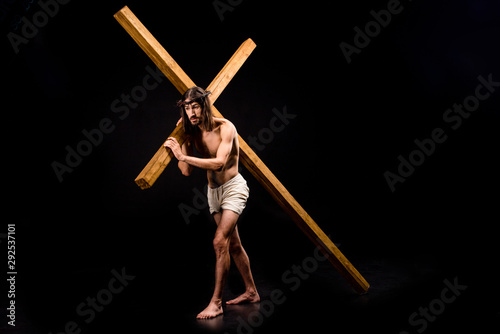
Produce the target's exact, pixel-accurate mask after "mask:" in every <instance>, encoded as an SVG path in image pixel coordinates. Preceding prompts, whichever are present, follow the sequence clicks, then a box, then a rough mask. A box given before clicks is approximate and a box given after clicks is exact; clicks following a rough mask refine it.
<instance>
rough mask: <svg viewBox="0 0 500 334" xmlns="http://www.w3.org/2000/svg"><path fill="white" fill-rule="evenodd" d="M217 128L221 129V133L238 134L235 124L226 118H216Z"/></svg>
mask: <svg viewBox="0 0 500 334" xmlns="http://www.w3.org/2000/svg"><path fill="white" fill-rule="evenodd" d="M214 120H215V125H216V127H220V130H221V132H222V131H224V132H231V133H232V132H234V133H236V127H235V126H234V124H233V123H232V122H231V121H230V120H228V119H226V118H217V117H214Z"/></svg>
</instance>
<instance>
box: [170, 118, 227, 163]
mask: <svg viewBox="0 0 500 334" xmlns="http://www.w3.org/2000/svg"><path fill="white" fill-rule="evenodd" d="M235 132H236V129H235V128H234V126H232V125H229V124H225V125H223V126H221V132H220V135H221V143H220V145H219V148H218V149H217V155H216V157H215V158H197V157H193V156H189V155H185V154H183V153H182V150H181V148H180V146H179V143H178V142H177V140H176V139H175V138H173V137H170V138H168V139H167V142H166V143H165V146H166V147H169V148H170V149H171V150H172V152H173V153H174V155H175V157H176V158H177V159H178V160H179V161H182V162H185V163H187V164H189V165H191V166H194V167H198V168H203V169H209V170H215V171H218V170H221V169H222V168H223V167H224V166H225V164H226V162H227V159H228V157H229V155H230V154H231V150H232V148H233V139H234V136H235V135H236V134H235Z"/></svg>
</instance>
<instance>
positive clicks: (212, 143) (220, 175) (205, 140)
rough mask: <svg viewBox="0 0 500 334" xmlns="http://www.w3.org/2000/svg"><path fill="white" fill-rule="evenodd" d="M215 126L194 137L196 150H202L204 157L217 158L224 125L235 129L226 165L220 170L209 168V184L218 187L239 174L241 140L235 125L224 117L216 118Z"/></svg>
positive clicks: (211, 186)
mask: <svg viewBox="0 0 500 334" xmlns="http://www.w3.org/2000/svg"><path fill="white" fill-rule="evenodd" d="M214 120H215V128H214V129H213V130H212V131H210V132H208V131H203V132H201V133H200V134H199V135H197V136H194V137H193V138H192V142H193V143H194V145H195V147H196V150H197V151H198V152H200V154H201V155H202V156H203V158H215V157H216V155H217V150H218V149H219V146H220V144H221V141H222V138H221V129H222V128H223V127H227V128H231V129H234V131H232V133H233V135H232V137H233V138H232V147H231V151H230V153H229V155H228V157H227V160H226V163H225V165H224V167H222V168H221V169H219V170H207V179H208V186H209V187H210V188H217V187H219V186H221V185H223V184H224V183H226V182H227V181H229V180H230V179H232V178H233V177H235V176H236V175H238V159H239V147H240V145H239V141H238V134H237V132H236V128H235V127H234V125H233V124H232V123H231V122H230V121H228V120H226V119H223V118H214Z"/></svg>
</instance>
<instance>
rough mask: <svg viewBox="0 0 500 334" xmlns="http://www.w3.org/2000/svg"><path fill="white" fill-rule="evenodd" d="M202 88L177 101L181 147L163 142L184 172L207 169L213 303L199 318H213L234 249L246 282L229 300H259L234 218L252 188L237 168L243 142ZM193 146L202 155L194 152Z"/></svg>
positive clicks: (173, 141) (170, 141) (218, 309)
mask: <svg viewBox="0 0 500 334" xmlns="http://www.w3.org/2000/svg"><path fill="white" fill-rule="evenodd" d="M209 94H210V92H205V91H204V90H203V89H202V88H199V87H193V88H190V89H188V90H187V91H186V92H185V93H184V95H183V98H182V100H181V101H179V103H178V106H179V107H180V108H181V114H182V118H181V119H180V120H179V122H182V124H183V127H184V131H185V133H186V135H187V139H186V141H185V143H184V144H183V145H182V147H181V146H180V145H179V143H178V142H177V140H176V139H175V138H173V137H170V138H168V139H167V141H166V142H165V144H164V146H165V147H168V148H170V149H171V150H172V152H173V154H174V155H175V157H176V158H177V159H178V160H179V163H178V166H179V169H180V170H181V172H182V174H183V175H186V176H188V175H190V174H191V172H192V170H193V167H198V168H203V169H206V170H207V178H208V193H207V198H208V205H209V209H210V213H211V214H212V215H213V217H214V220H215V222H216V223H217V230H216V232H215V237H214V240H213V245H214V250H215V255H216V263H215V289H214V293H213V296H212V299H211V301H210V303H209V305H208V306H207V307H206V308H205V310H203V311H202V312H201V313H200V314H198V316H197V318H198V319H208V318H214V317H216V316H218V315H220V314H222V313H223V310H222V292H223V289H224V284H225V281H226V277H227V274H228V271H229V265H230V263H231V259H230V257H229V254H231V255H232V257H233V260H234V262H235V264H236V267H237V268H238V270H239V272H240V274H241V276H242V277H243V281H244V283H245V292H244V293H243V294H242V295H240V296H239V297H237V298H235V299H233V300H230V301H228V302H227V303H226V304H228V305H231V304H239V303H255V302H258V301H260V297H259V294H258V293H257V289H256V287H255V283H254V280H253V276H252V272H251V270H250V261H249V259H248V256H247V253H246V252H245V249H244V248H243V246H242V245H241V241H240V236H239V234H238V227H237V226H236V223H237V221H238V218H239V216H240V214H241V212H242V211H243V209H244V208H245V205H246V201H247V198H248V195H249V189H248V187H247V183H246V181H245V179H244V178H243V177H242V176H241V174H239V172H238V160H239V142H238V134H237V132H236V128H235V127H234V125H233V124H232V123H231V122H230V121H228V120H227V119H223V118H216V117H214V116H213V114H212V109H211V103H210V99H209V97H208V95H209ZM193 147H195V148H196V150H197V151H198V152H200V154H201V155H202V156H203V158H198V157H194V156H193Z"/></svg>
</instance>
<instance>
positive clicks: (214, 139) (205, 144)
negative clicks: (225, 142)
mask: <svg viewBox="0 0 500 334" xmlns="http://www.w3.org/2000/svg"><path fill="white" fill-rule="evenodd" d="M194 143H195V146H196V150H197V151H198V152H200V153H201V154H202V155H203V156H204V157H207V158H214V157H216V156H217V150H218V149H219V145H220V143H221V137H220V135H219V134H218V133H217V132H216V131H211V132H208V133H206V134H203V136H199V137H198V138H195V140H194Z"/></svg>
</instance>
